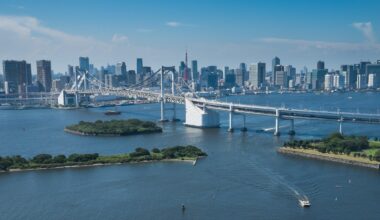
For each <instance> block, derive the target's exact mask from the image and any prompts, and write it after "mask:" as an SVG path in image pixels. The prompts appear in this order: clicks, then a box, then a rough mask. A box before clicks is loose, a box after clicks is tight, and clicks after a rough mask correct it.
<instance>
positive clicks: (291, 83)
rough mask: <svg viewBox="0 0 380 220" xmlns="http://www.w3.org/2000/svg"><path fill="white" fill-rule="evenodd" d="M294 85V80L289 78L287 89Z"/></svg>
mask: <svg viewBox="0 0 380 220" xmlns="http://www.w3.org/2000/svg"><path fill="white" fill-rule="evenodd" d="M294 86H295V83H294V80H293V79H291V80H289V85H288V87H289V89H293V88H294Z"/></svg>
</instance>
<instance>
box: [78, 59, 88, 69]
mask: <svg viewBox="0 0 380 220" xmlns="http://www.w3.org/2000/svg"><path fill="white" fill-rule="evenodd" d="M79 69H80V70H81V71H87V72H88V71H90V59H89V58H88V57H79Z"/></svg>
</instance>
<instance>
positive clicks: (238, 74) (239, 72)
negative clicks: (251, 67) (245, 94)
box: [235, 68, 244, 86]
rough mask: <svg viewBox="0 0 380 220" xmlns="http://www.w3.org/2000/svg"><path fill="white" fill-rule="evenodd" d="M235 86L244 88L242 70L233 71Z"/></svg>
mask: <svg viewBox="0 0 380 220" xmlns="http://www.w3.org/2000/svg"><path fill="white" fill-rule="evenodd" d="M235 77H236V85H238V86H244V74H243V70H242V69H240V68H239V69H236V71H235Z"/></svg>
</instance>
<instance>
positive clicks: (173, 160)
mask: <svg viewBox="0 0 380 220" xmlns="http://www.w3.org/2000/svg"><path fill="white" fill-rule="evenodd" d="M201 158H202V157H197V158H194V159H180V158H175V159H162V160H143V161H131V162H124V163H123V162H115V163H94V164H75V165H64V166H61V165H58V166H56V167H38V168H26V169H22V168H17V169H9V170H7V171H4V170H1V171H0V174H1V173H16V172H29V171H40V170H58V169H72V168H89V167H99V166H112V165H127V164H140V163H141V164H144V163H158V162H185V163H193V162H194V161H196V160H198V159H201Z"/></svg>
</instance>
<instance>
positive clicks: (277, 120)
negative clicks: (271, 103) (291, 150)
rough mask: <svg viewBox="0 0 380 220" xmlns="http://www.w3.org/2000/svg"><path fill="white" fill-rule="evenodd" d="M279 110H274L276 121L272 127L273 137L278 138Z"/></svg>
mask: <svg viewBox="0 0 380 220" xmlns="http://www.w3.org/2000/svg"><path fill="white" fill-rule="evenodd" d="M280 117H281V115H280V110H279V109H276V121H275V127H274V136H280Z"/></svg>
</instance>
